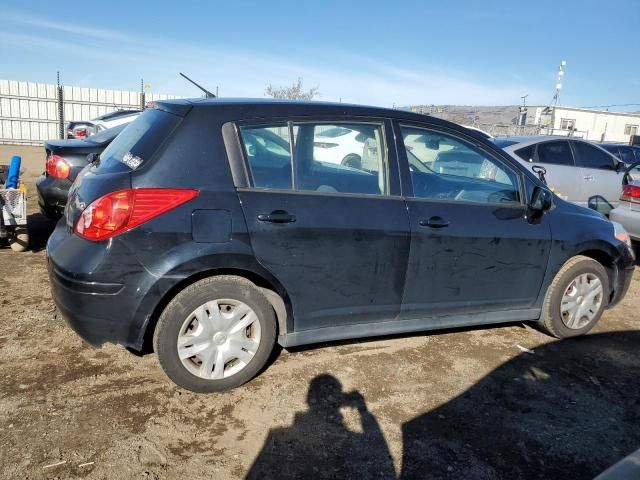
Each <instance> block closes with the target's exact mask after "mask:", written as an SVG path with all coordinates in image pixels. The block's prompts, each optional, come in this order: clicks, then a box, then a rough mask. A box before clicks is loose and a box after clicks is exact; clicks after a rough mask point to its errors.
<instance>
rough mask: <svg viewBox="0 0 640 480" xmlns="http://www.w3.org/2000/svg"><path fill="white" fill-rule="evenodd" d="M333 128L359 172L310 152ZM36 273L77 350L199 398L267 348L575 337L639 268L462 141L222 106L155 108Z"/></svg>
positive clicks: (511, 168)
mask: <svg viewBox="0 0 640 480" xmlns="http://www.w3.org/2000/svg"><path fill="white" fill-rule="evenodd" d="M335 127H343V128H347V129H349V130H353V131H356V132H358V135H360V136H361V137H362V138H364V139H365V141H364V142H363V143H358V142H355V143H354V145H359V147H353V148H362V150H363V151H362V152H354V153H357V154H358V155H360V157H361V159H362V161H361V165H360V168H353V167H349V166H343V165H341V164H340V163H341V159H342V158H343V157H344V148H342V147H341V148H338V146H336V147H328V146H327V145H325V144H321V143H322V142H319V141H317V140H316V136H317V135H318V134H319V133H321V132H323V131H325V130H327V129H329V128H335ZM330 148H333V149H334V150H335V152H336V155H335V156H336V158H335V161H334V159H332V157H331V156H330V155H327V152H326V151H323V152H322V158H323V161H319V160H317V158H318V157H319V155H318V151H319V150H318V149H329V151H331V150H330ZM47 256H48V264H49V271H50V277H51V286H52V290H53V297H54V299H55V301H56V304H57V306H58V308H59V310H60V312H61V313H62V314H63V316H64V317H66V319H67V321H68V323H69V324H70V325H71V327H72V328H74V329H75V330H76V332H77V333H78V334H79V335H80V336H81V337H83V338H84V339H85V340H86V341H88V342H89V343H91V344H93V345H100V344H102V343H105V342H113V343H119V344H122V345H124V346H126V347H128V348H130V349H133V350H138V351H147V350H148V349H149V346H151V345H152V346H153V349H154V350H155V352H156V353H157V355H158V358H159V361H160V364H161V366H162V368H163V369H164V371H165V372H166V374H167V375H168V376H169V377H170V378H171V379H172V380H173V381H174V382H175V383H177V384H179V385H181V386H183V387H185V388H187V389H190V390H193V391H197V392H208V391H219V390H224V389H227V388H231V387H235V386H237V385H240V384H242V383H244V382H246V381H248V380H249V379H251V378H252V377H253V376H255V375H256V374H257V373H258V372H259V371H260V370H261V369H262V368H263V367H264V365H265V364H266V362H267V360H268V358H269V356H270V354H271V352H272V350H273V348H274V345H275V342H278V343H279V344H280V345H282V346H284V347H289V346H296V345H303V344H309V343H314V342H324V341H332V340H339V339H349V338H355V337H367V336H375V335H384V334H392V333H399V332H414V331H415V332H417V331H424V330H430V329H440V328H447V327H459V326H463V325H480V324H493V323H500V322H513V321H534V322H537V323H538V324H539V325H540V326H541V327H542V328H543V329H545V330H546V331H547V332H549V333H550V334H551V335H554V336H556V337H559V338H563V337H570V336H575V335H580V334H584V333H586V332H587V331H589V330H590V329H591V328H592V327H593V326H594V324H595V323H596V322H597V321H598V320H599V318H600V316H601V314H602V312H603V310H604V309H605V308H607V307H611V306H613V305H614V304H615V303H616V302H618V301H619V300H620V299H621V298H622V297H623V296H624V294H625V292H626V290H627V288H628V286H629V283H630V280H631V275H632V271H633V261H634V259H633V253H632V250H631V249H630V245H629V238H628V235H626V233H625V232H624V231H623V230H621V229H620V227H618V226H616V225H614V224H612V223H611V222H609V221H608V220H607V219H605V218H604V217H603V216H602V215H600V214H598V213H596V212H594V211H591V210H587V209H585V208H581V207H578V206H575V205H573V204H570V203H567V202H564V201H562V200H561V199H559V198H557V197H555V196H554V195H553V194H552V193H551V192H550V191H549V190H548V189H547V188H546V187H545V185H544V184H543V183H541V182H540V181H539V180H538V179H537V178H536V177H535V176H534V175H532V174H531V173H530V172H529V171H527V170H526V169H525V168H523V167H522V166H520V164H519V163H518V162H517V161H515V160H514V159H512V158H511V157H510V156H509V155H508V154H506V153H505V152H504V151H502V150H501V149H500V148H498V147H496V146H494V145H493V144H491V143H490V142H488V141H487V140H485V139H484V138H483V137H482V136H480V135H477V134H475V133H474V132H473V131H470V130H467V129H465V128H464V127H460V126H457V125H455V124H453V123H449V122H446V121H443V120H439V119H437V118H431V117H427V116H423V115H417V114H412V113H408V112H403V111H398V110H387V109H381V108H373V107H364V106H348V105H344V104H329V103H313V102H308V103H304V102H286V101H248V100H231V99H225V100H220V99H213V100H194V101H188V100H175V101H167V102H158V103H157V104H155V105H154V106H153V107H151V108H149V109H147V110H146V111H145V112H144V113H143V114H142V115H141V116H140V117H139V118H138V119H137V120H135V121H134V122H133V123H132V124H131V125H130V126H128V127H127V128H126V129H125V130H124V131H123V132H122V133H121V134H120V135H119V136H118V137H117V138H116V140H115V141H114V142H113V143H112V144H111V145H110V146H109V147H108V148H107V149H106V150H105V151H104V152H103V154H102V155H101V157H100V159H99V161H97V162H94V163H93V164H92V165H91V166H90V167H89V168H87V169H85V170H83V172H82V173H81V175H79V176H78V178H77V179H76V181H75V183H74V185H73V186H72V188H71V190H70V193H69V202H68V204H67V207H66V210H65V217H64V220H61V221H60V222H59V223H58V225H57V228H56V229H55V231H54V233H53V235H52V236H51V237H50V239H49V243H48V245H47Z"/></svg>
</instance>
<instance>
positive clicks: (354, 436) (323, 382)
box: [246, 375, 396, 480]
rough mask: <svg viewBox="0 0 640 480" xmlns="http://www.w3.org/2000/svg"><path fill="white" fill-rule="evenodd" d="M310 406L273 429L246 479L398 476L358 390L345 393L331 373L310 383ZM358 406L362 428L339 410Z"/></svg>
mask: <svg viewBox="0 0 640 480" xmlns="http://www.w3.org/2000/svg"><path fill="white" fill-rule="evenodd" d="M307 404H308V406H309V409H308V410H307V411H305V412H298V413H296V415H295V418H294V421H293V425H292V426H291V427H287V428H278V429H273V430H271V431H270V432H269V435H268V437H267V440H266V441H265V444H264V446H263V448H262V450H261V451H260V453H259V455H258V457H257V458H256V460H255V462H254V464H253V465H252V467H251V469H250V470H249V472H248V474H247V477H246V478H247V479H276V478H277V479H283V480H286V479H300V478H313V479H319V478H341V479H342V478H345V479H347V478H354V479H355V478H380V479H395V478H396V472H395V470H394V466H393V461H392V459H391V455H390V453H389V449H388V447H387V443H386V441H385V439H384V436H383V435H382V431H381V430H380V426H379V425H378V422H377V420H376V419H375V417H374V416H373V415H372V414H371V412H369V410H368V409H367V406H366V403H365V401H364V398H363V397H362V395H361V394H360V393H359V392H357V391H356V392H351V393H345V392H343V391H342V384H341V383H340V382H339V381H338V380H337V379H336V378H335V377H333V376H331V375H319V376H317V377H315V378H314V379H313V380H312V381H311V382H310V384H309V391H308V393H307ZM344 409H353V410H356V411H357V413H358V416H359V418H360V421H361V427H362V428H361V431H352V430H349V429H348V428H347V427H346V424H345V417H344V415H343V413H342V411H341V410H344Z"/></svg>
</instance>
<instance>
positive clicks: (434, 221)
mask: <svg viewBox="0 0 640 480" xmlns="http://www.w3.org/2000/svg"><path fill="white" fill-rule="evenodd" d="M419 223H420V226H422V227H430V228H444V227H448V226H449V221H448V220H445V219H444V218H442V217H438V216H435V217H431V218H430V219H429V220H424V219H423V220H420V222H419Z"/></svg>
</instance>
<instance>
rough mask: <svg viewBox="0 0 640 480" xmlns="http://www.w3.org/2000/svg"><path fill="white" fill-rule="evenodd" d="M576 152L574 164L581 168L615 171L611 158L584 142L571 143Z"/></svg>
mask: <svg viewBox="0 0 640 480" xmlns="http://www.w3.org/2000/svg"><path fill="white" fill-rule="evenodd" d="M573 148H574V149H575V151H576V163H577V165H578V166H579V167H582V168H596V169H598V170H615V165H614V163H613V157H612V156H611V155H609V154H608V153H607V152H605V151H603V150H600V149H599V148H598V147H595V146H593V145H589V144H588V143H585V142H573Z"/></svg>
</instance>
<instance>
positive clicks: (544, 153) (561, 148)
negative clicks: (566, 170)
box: [535, 140, 575, 167]
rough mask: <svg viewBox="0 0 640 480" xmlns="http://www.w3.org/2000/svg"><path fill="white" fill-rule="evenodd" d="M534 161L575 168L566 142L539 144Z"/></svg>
mask: <svg viewBox="0 0 640 480" xmlns="http://www.w3.org/2000/svg"><path fill="white" fill-rule="evenodd" d="M535 160H536V161H537V162H540V163H549V164H552V165H565V166H567V167H574V166H575V163H574V161H573V154H572V153H571V148H570V147H569V142H567V141H566V140H558V141H553V142H543V143H539V144H538V148H537V152H536V158H535Z"/></svg>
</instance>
